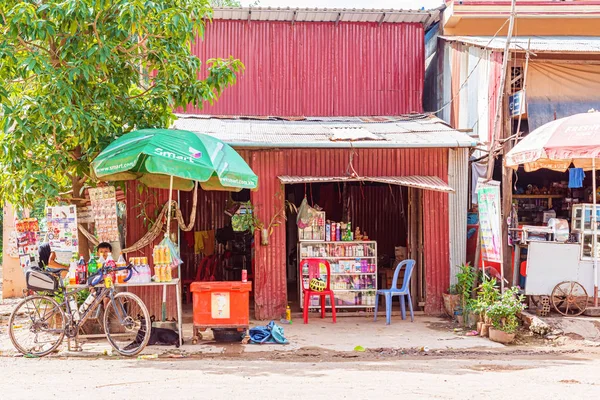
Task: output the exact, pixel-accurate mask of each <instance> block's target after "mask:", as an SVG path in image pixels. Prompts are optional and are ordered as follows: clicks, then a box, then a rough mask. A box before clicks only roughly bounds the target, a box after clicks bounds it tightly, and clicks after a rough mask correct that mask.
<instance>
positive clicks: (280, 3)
mask: <svg viewBox="0 0 600 400" xmlns="http://www.w3.org/2000/svg"><path fill="white" fill-rule="evenodd" d="M253 2H254V1H253V0H242V4H243V5H244V6H247V5H249V4H251V3H253ZM442 3H443V0H260V6H261V7H292V8H306V7H310V8H312V7H319V8H386V9H389V8H393V9H405V10H406V9H413V10H418V9H420V8H421V7H425V9H431V8H436V7H438V6H440V5H441V4H442Z"/></svg>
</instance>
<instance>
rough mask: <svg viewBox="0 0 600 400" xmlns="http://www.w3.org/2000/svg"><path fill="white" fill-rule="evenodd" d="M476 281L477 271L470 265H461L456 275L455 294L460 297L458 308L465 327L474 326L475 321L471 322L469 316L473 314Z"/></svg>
mask: <svg viewBox="0 0 600 400" xmlns="http://www.w3.org/2000/svg"><path fill="white" fill-rule="evenodd" d="M476 279H477V271H476V270H475V268H473V267H472V266H471V264H469V263H466V264H462V265H461V266H460V267H459V272H458V273H457V274H456V292H457V293H458V295H459V296H460V308H461V310H462V316H463V318H464V322H465V324H466V325H467V326H472V325H474V324H475V323H476V322H477V321H472V320H473V318H472V316H470V315H469V314H470V313H471V314H472V313H473V307H472V306H473V302H472V300H473V299H472V297H473V288H474V285H475V280H476Z"/></svg>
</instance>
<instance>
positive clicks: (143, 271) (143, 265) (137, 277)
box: [128, 257, 152, 283]
mask: <svg viewBox="0 0 600 400" xmlns="http://www.w3.org/2000/svg"><path fill="white" fill-rule="evenodd" d="M130 260H131V264H132V265H133V269H132V271H131V278H130V279H129V281H128V282H129V283H149V282H152V269H151V268H150V265H149V264H148V257H132V258H130Z"/></svg>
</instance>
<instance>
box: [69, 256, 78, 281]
mask: <svg viewBox="0 0 600 400" xmlns="http://www.w3.org/2000/svg"><path fill="white" fill-rule="evenodd" d="M77 275H78V274H77V260H75V257H73V258H71V263H70V264H69V284H70V285H76V284H77V283H79V282H78V281H79V280H78V279H77Z"/></svg>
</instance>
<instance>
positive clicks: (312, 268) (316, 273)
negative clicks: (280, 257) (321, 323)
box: [300, 258, 335, 324]
mask: <svg viewBox="0 0 600 400" xmlns="http://www.w3.org/2000/svg"><path fill="white" fill-rule="evenodd" d="M307 264H308V282H307V284H308V285H310V280H311V279H313V278H320V277H321V265H324V266H325V268H326V270H327V282H326V286H325V290H323V291H322V292H316V291H314V290H311V289H310V286H309V287H307V286H305V282H304V279H303V277H304V276H303V272H302V269H303V267H304V266H305V265H307ZM300 279H302V293H303V295H304V313H303V316H304V323H305V324H308V303H309V302H310V298H311V297H312V296H319V297H321V318H325V299H326V298H327V296H329V299H330V301H331V316H332V318H333V323H334V324H335V297H334V294H333V290H331V287H330V282H331V266H330V265H329V261H327V260H323V259H320V258H305V259H304V260H302V262H301V263H300Z"/></svg>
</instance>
